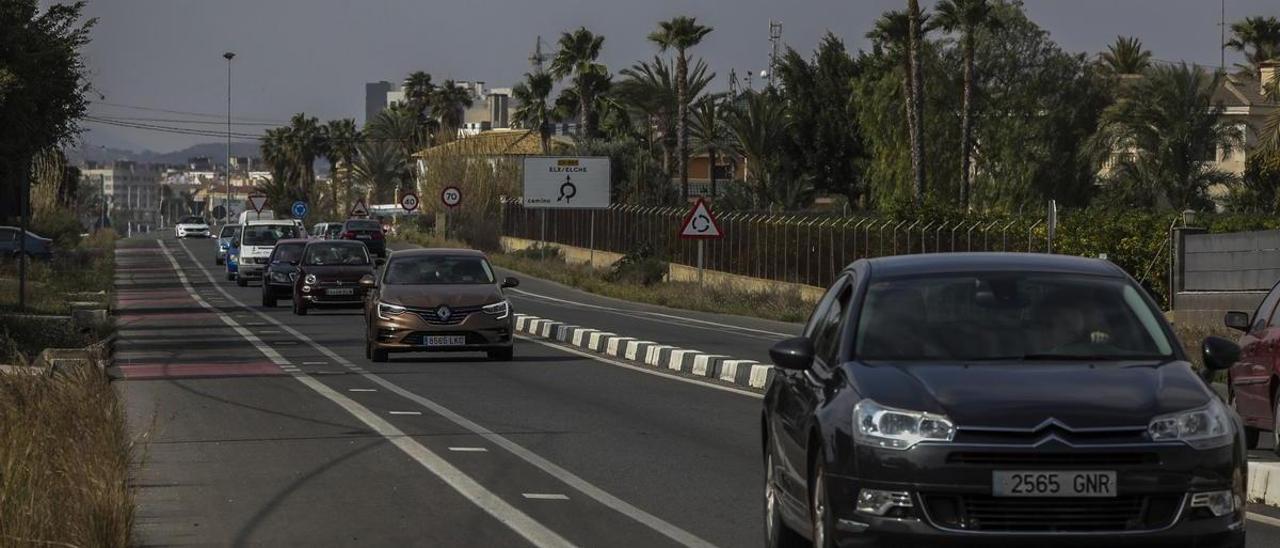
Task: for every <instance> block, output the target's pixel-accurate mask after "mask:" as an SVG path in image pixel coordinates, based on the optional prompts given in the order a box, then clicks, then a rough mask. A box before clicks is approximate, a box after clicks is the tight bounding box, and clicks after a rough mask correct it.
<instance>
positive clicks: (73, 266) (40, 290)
mask: <svg viewBox="0 0 1280 548" xmlns="http://www.w3.org/2000/svg"><path fill="white" fill-rule="evenodd" d="M115 240H116V235H115V233H114V232H112V231H111V230H103V231H99V232H96V233H94V234H93V235H91V236H89V237H88V238H85V239H83V240H81V241H80V243H79V244H77V245H76V246H75V247H74V248H70V249H60V250H58V251H57V256H56V257H55V258H54V259H53V260H52V261H31V262H28V263H27V302H26V308H25V310H24V311H25V312H28V313H33V314H66V313H68V309H67V302H66V301H67V298H66V294H67V293H72V292H81V291H106V292H108V293H109V292H110V291H111V284H112V282H113V280H114V272H115V270H114V265H115V255H114V249H115ZM17 305H18V265H17V262H16V261H13V260H11V259H7V258H6V259H3V260H0V312H4V311H10V310H15V309H16V308H17Z"/></svg>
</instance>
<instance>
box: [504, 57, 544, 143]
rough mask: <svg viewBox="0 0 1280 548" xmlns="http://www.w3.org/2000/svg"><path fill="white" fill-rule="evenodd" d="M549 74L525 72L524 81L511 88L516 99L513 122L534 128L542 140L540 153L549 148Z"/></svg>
mask: <svg viewBox="0 0 1280 548" xmlns="http://www.w3.org/2000/svg"><path fill="white" fill-rule="evenodd" d="M551 86H552V82H551V75H550V74H547V73H545V72H541V71H539V72H535V73H532V74H530V73H525V75H524V81H523V82H520V83H518V84H516V85H515V87H514V88H511V97H512V98H513V99H515V100H516V105H517V106H516V110H515V113H514V118H515V123H516V124H517V125H519V126H521V127H523V128H525V129H534V130H537V132H538V137H539V138H540V139H541V141H542V153H543V154H546V153H547V151H548V150H550V149H551V118H550V117H549V115H548V114H549V112H550V106H551V105H550V104H549V100H550V99H549V98H550V96H551Z"/></svg>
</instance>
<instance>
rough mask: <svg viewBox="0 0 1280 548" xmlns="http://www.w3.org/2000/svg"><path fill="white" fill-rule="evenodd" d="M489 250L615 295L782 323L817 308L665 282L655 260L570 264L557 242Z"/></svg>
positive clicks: (403, 236) (412, 235)
mask: <svg viewBox="0 0 1280 548" xmlns="http://www.w3.org/2000/svg"><path fill="white" fill-rule="evenodd" d="M397 238H398V239H400V240H402V241H404V242H407V243H410V244H414V245H418V246H422V247H461V248H470V247H474V246H471V245H468V244H467V243H466V242H462V241H457V240H447V239H444V238H440V237H438V236H435V235H432V234H429V233H426V232H422V231H419V230H415V229H410V228H404V229H400V231H399V234H398V236H397ZM489 253H490V254H489V259H490V260H491V261H492V262H493V263H494V265H496V266H498V267H500V268H504V269H507V270H512V271H515V272H517V273H523V274H526V275H529V276H533V277H536V278H542V279H544V280H550V281H553V282H557V283H561V284H564V285H567V286H570V287H574V288H577V289H581V290H583V291H587V292H589V293H594V294H597V295H602V296H605V297H613V298H616V299H624V300H628V301H634V302H641V303H648V304H656V305H661V306H667V307H671V308H681V309H685V310H697V311H701V312H713V313H719V314H736V315H740V316H751V317H756V318H764V319H769V320H777V321H783V322H802V321H804V320H805V319H807V318H808V317H809V312H810V311H812V309H813V303H812V302H810V301H807V300H805V299H803V298H802V297H801V296H800V293H799V292H798V291H794V290H781V291H749V290H744V289H739V288H734V287H729V286H724V285H713V284H706V285H702V286H699V285H698V284H696V283H687V282H671V281H666V280H664V279H663V274H665V272H666V263H663V262H661V261H659V260H657V259H652V258H632V260H627V259H625V258H624V260H622V261H619V263H620V264H619V265H616V266H617V267H616V268H608V269H602V268H593V267H591V266H588V265H586V264H569V263H567V262H566V261H565V260H564V257H563V256H562V255H561V253H560V251H559V249H558V248H556V247H554V246H549V247H547V248H546V249H541V248H530V249H524V250H520V251H516V252H512V253H502V252H493V251H490V252H489Z"/></svg>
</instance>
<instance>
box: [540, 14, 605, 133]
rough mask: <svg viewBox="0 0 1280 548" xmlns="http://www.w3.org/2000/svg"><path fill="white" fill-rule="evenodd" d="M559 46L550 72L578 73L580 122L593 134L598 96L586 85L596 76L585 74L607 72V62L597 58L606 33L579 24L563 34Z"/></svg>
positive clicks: (561, 74)
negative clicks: (593, 109) (599, 61)
mask: <svg viewBox="0 0 1280 548" xmlns="http://www.w3.org/2000/svg"><path fill="white" fill-rule="evenodd" d="M559 46H560V49H559V50H557V51H556V54H555V56H554V57H552V58H551V76H554V77H555V78H556V79H558V80H563V79H565V78H567V77H569V76H574V77H575V81H574V83H575V85H576V87H578V97H579V98H580V99H582V100H580V101H578V123H579V124H581V128H582V134H583V135H584V136H586V137H588V138H590V137H593V136H595V129H596V128H595V126H594V124H593V121H594V118H595V117H594V116H593V113H592V111H591V108H592V107H593V106H595V105H594V103H595V97H594V96H593V95H592V91H593V90H591V89H587V88H586V87H585V86H587V85H589V84H591V83H592V82H593V80H592V79H591V78H590V77H582V76H583V75H585V74H597V75H602V74H607V73H608V70H607V69H606V68H605V66H604V65H602V64H600V63H597V62H596V59H597V58H599V57H600V48H601V47H602V46H604V37H603V36H596V35H595V34H593V33H592V32H591V31H589V30H587V28H586V27H579V28H578V30H575V31H573V32H566V33H563V34H561V35H560V41H559Z"/></svg>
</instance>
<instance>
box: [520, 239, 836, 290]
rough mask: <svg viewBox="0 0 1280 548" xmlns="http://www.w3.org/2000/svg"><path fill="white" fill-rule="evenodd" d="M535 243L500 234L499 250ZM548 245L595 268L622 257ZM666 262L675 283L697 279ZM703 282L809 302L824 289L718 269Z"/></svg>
mask: <svg viewBox="0 0 1280 548" xmlns="http://www.w3.org/2000/svg"><path fill="white" fill-rule="evenodd" d="M537 244H538V242H537V241H536V240H526V239H524V238H512V237H510V236H503V237H502V249H503V250H504V251H518V250H521V249H528V248H530V247H534V246H536V245H537ZM551 245H552V246H553V247H555V248H557V249H559V250H560V252H561V253H562V254H563V255H564V258H565V261H566V262H569V263H573V264H582V263H587V262H591V264H592V266H594V267H596V268H608V267H609V266H611V265H613V263H615V262H617V261H618V260H619V259H621V258H622V254H620V253H610V252H607V251H596V252H595V253H594V254H593V253H592V252H591V250H590V249H586V248H582V247H574V246H571V245H563V244H551ZM592 257H594V261H592V260H591V259H592ZM667 265H668V266H667V279H668V280H670V281H676V282H697V281H698V269H697V267H692V266H688V265H682V264H677V263H667ZM703 282H704V283H706V284H709V285H728V286H731V287H735V288H738V289H743V290H748V291H796V292H797V293H799V294H800V298H801V299H804V300H806V301H810V302H817V301H818V299H820V298H822V293H823V292H824V291H826V288H824V287H816V286H812V285H804V284H795V283H786V282H777V281H774V280H766V279H762V278H752V277H750V276H740V275H737V274H730V273H728V272H720V271H718V270H704V271H703Z"/></svg>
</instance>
